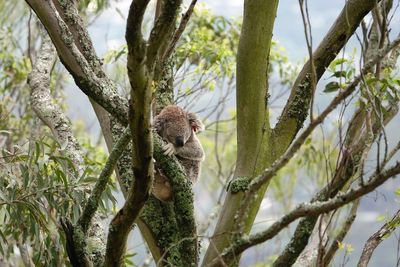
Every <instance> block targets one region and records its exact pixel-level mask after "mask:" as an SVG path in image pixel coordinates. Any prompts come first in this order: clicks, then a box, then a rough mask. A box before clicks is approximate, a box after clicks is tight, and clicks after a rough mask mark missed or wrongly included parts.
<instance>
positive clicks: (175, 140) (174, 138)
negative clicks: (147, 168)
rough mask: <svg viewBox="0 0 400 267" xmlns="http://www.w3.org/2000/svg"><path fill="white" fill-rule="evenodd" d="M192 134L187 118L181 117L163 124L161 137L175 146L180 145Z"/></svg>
mask: <svg viewBox="0 0 400 267" xmlns="http://www.w3.org/2000/svg"><path fill="white" fill-rule="evenodd" d="M191 134H192V128H191V127H190V123H189V120H188V119H186V118H181V119H178V120H175V121H167V122H166V124H165V126H164V131H163V133H162V135H161V136H162V137H163V138H164V139H166V141H168V142H170V143H172V144H174V146H176V147H182V146H184V145H185V144H186V142H187V140H188V139H189V138H190V135H191Z"/></svg>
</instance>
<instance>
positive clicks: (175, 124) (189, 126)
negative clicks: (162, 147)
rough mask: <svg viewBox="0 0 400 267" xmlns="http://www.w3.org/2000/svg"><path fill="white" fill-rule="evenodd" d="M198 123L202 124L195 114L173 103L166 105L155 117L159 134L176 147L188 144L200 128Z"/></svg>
mask: <svg viewBox="0 0 400 267" xmlns="http://www.w3.org/2000/svg"><path fill="white" fill-rule="evenodd" d="M198 123H200V124H201V122H200V121H199V120H198V118H197V116H196V115H195V114H193V113H188V112H186V111H184V110H183V109H182V108H180V107H178V106H173V105H171V106H167V107H165V108H164V109H163V110H162V111H161V112H160V114H159V115H157V116H156V117H155V119H154V125H155V128H156V129H157V132H158V134H159V135H160V136H161V137H162V138H163V139H164V140H165V141H167V142H169V143H172V144H173V145H174V146H176V147H182V146H184V145H185V144H186V142H187V141H188V139H189V138H190V136H191V135H192V132H196V131H197V130H198V129H199V127H198V126H197V125H198ZM201 126H202V124H201Z"/></svg>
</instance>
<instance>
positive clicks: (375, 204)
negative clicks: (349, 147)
mask: <svg viewBox="0 0 400 267" xmlns="http://www.w3.org/2000/svg"><path fill="white" fill-rule="evenodd" d="M308 3H309V12H310V20H311V25H312V35H313V44H314V47H315V45H316V44H318V43H319V42H320V41H321V40H322V38H323V36H324V34H326V32H327V31H328V29H329V27H330V25H332V23H333V21H334V20H335V18H336V17H337V15H338V14H339V13H340V11H341V9H342V7H343V5H344V3H345V1H344V0H335V1H329V0H309V1H308ZM198 4H204V5H205V6H207V7H209V8H210V9H212V10H213V12H214V13H215V14H218V15H223V16H226V17H228V18H230V17H238V16H241V14H242V12H243V1H238V0H231V1H212V0H203V1H199V2H198ZM129 5H130V1H127V0H122V1H118V2H117V3H113V4H112V5H111V7H110V8H108V9H107V10H106V11H105V12H104V13H103V14H102V15H101V16H100V17H99V18H98V19H97V20H96V21H95V22H94V23H93V24H92V25H91V26H90V28H89V32H90V35H91V37H92V38H93V40H94V44H95V48H96V50H97V52H98V55H100V56H102V55H104V54H105V53H106V51H107V50H108V49H110V48H117V47H119V46H120V45H122V44H124V43H125V41H124V33H125V23H126V16H127V12H128V9H129ZM274 39H275V40H277V41H278V42H279V43H280V44H281V45H282V46H284V47H285V48H286V53H287V55H288V57H289V60H290V61H292V62H301V61H303V60H304V59H305V58H306V57H307V47H306V42H305V38H304V31H303V28H302V20H301V14H300V10H299V6H298V1H295V0H280V3H279V7H278V13H277V18H276V21H275V28H274ZM349 46H350V47H358V45H357V42H356V41H355V40H352V41H351V43H350V45H349ZM67 95H68V101H69V105H70V107H71V109H70V110H73V112H72V113H71V114H70V115H71V117H72V118H74V119H84V120H85V121H86V122H87V124H88V125H92V126H93V127H92V128H91V129H90V130H91V131H98V126H97V125H96V123H95V116H94V114H93V112H92V111H91V110H88V109H87V108H86V107H88V106H90V105H89V102H87V100H86V97H82V93H81V92H80V91H79V90H77V89H76V88H74V87H71V88H68V89H67ZM321 97H322V102H324V101H326V99H325V100H324V98H323V96H321ZM77 99H79V101H76V100H77ZM82 101H84V102H82ZM399 126H400V124H399V122H398V121H397V122H396V123H394V125H391V127H392V131H394V132H396V129H398V127H399ZM93 129H94V130H93ZM396 137H397V135H396ZM397 186H398V183H394V182H393V181H389V182H388V183H386V184H385V185H384V186H383V189H382V190H378V191H376V192H375V193H374V194H370V195H368V196H367V197H366V198H365V199H364V200H363V202H362V206H361V207H362V208H361V211H362V212H361V213H360V214H359V215H358V217H357V219H356V223H355V225H354V227H353V231H352V232H351V234H350V235H349V238H347V239H346V241H345V242H349V243H352V244H353V247H354V248H355V251H354V252H353V253H352V255H350V256H351V257H350V262H349V263H348V265H347V266H353V265H355V260H356V259H358V257H357V255H359V254H360V252H361V248H362V245H363V243H364V242H365V241H366V239H367V237H368V236H369V235H370V234H371V233H372V232H373V231H375V230H377V229H378V228H379V226H380V225H381V224H382V222H377V217H378V216H379V215H381V214H387V215H389V216H390V212H393V210H394V209H395V207H398V203H397V202H393V199H394V196H393V195H392V194H389V195H388V196H386V195H385V196H382V192H391V191H393V188H394V187H397ZM303 193H304V192H303ZM299 194H300V193H299ZM308 197H309V195H307V197H305V199H304V200H307V199H308ZM272 205H273V203H272V202H271V201H270V200H269V199H268V198H266V199H265V201H263V203H262V206H261V212H260V213H261V214H264V215H263V216H261V217H260V218H259V221H271V220H273V219H275V217H274V216H272V215H271V214H270V213H269V212H268V211H269V209H270V208H271V206H272ZM198 208H199V210H202V211H203V212H207V211H208V208H207V207H201V206H199V207H198ZM203 215H204V214H203ZM199 216H200V215H199ZM266 225H268V223H264V224H262V223H260V224H259V227H263V226H264V227H265V226H266ZM136 241H137V240H136ZM132 242H133V241H132ZM396 242H397V241H396V239H395V237H391V238H389V240H387V241H385V242H384V243H383V244H382V245H381V246H380V247H378V249H377V251H376V253H375V254H374V257H373V258H372V260H371V264H370V266H379V267H389V266H393V262H394V260H395V255H394V253H395V249H394V246H395V245H396ZM140 244H141V243H140V241H138V242H136V243H135V242H133V243H132V244H131V247H135V248H136V247H137V246H140ZM266 249H267V251H272V248H271V247H269V248H268V247H267V248H266ZM387 251H390V255H387ZM246 255H247V257H251V256H254V254H253V255H248V254H245V256H246ZM245 258H246V257H245Z"/></svg>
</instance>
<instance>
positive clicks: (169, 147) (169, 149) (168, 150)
mask: <svg viewBox="0 0 400 267" xmlns="http://www.w3.org/2000/svg"><path fill="white" fill-rule="evenodd" d="M163 150H164V155H167V156H172V155H173V154H175V152H176V150H175V147H174V145H173V144H172V143H168V144H166V145H164V146H163Z"/></svg>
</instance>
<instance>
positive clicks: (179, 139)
mask: <svg viewBox="0 0 400 267" xmlns="http://www.w3.org/2000/svg"><path fill="white" fill-rule="evenodd" d="M175 144H176V146H178V147H182V146H183V145H184V144H185V143H184V142H183V136H178V137H176V138H175Z"/></svg>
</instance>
